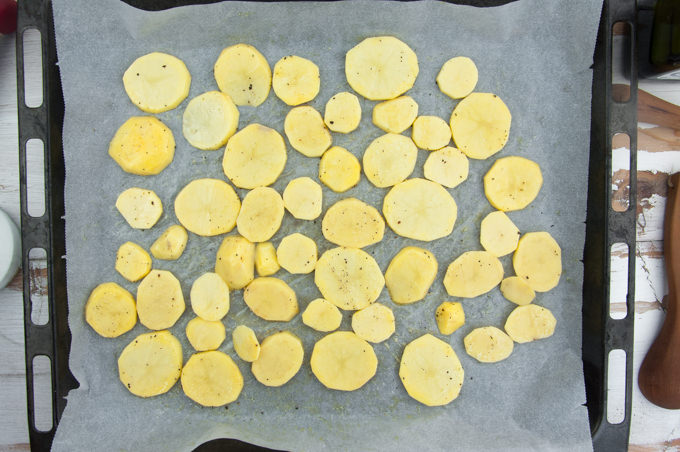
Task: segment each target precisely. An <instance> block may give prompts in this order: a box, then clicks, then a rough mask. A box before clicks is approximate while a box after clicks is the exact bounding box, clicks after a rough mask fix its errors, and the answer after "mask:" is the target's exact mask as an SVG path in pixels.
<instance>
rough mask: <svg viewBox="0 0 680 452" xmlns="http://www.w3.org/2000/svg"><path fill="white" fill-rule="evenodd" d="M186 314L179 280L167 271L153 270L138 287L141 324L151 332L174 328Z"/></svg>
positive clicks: (138, 311)
mask: <svg viewBox="0 0 680 452" xmlns="http://www.w3.org/2000/svg"><path fill="white" fill-rule="evenodd" d="M183 312H184V295H183V294H182V286H180V284H179V280H178V279H177V278H176V277H175V275H173V274H172V273H170V272H169V271H167V270H151V271H150V272H149V274H148V275H146V276H145V277H144V279H143V280H142V282H140V283H139V285H138V286H137V315H138V316H139V323H141V324H142V325H144V326H145V327H147V328H148V329H150V330H164V329H166V328H170V327H172V326H173V325H174V324H175V322H177V320H178V319H179V318H180V317H181V316H182V313H183Z"/></svg>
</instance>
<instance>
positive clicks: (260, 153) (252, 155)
mask: <svg viewBox="0 0 680 452" xmlns="http://www.w3.org/2000/svg"><path fill="white" fill-rule="evenodd" d="M287 158H288V156H287V154H286V143H285V142H284V141H283V137H282V136H281V135H280V134H279V132H277V131H276V130H274V129H270V128H269V127H265V126H263V125H261V124H250V125H248V126H246V127H245V128H244V129H242V130H239V131H238V132H236V133H235V134H234V135H233V136H232V137H231V138H229V141H228V142H227V147H226V148H225V150H224V158H223V159H222V169H223V170H224V174H225V175H226V176H227V177H228V178H229V180H230V181H231V182H232V183H233V184H234V185H236V186H237V187H239V188H248V189H251V188H257V187H266V186H267V185H271V184H273V183H274V181H276V179H277V178H278V177H279V175H280V174H281V172H282V171H283V168H284V167H285V166H286V160H287Z"/></svg>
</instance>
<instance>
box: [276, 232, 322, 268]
mask: <svg viewBox="0 0 680 452" xmlns="http://www.w3.org/2000/svg"><path fill="white" fill-rule="evenodd" d="M276 260H277V261H278V263H279V265H280V266H281V267H282V268H283V269H284V270H286V271H287V272H289V273H292V274H295V275H306V274H308V273H311V272H313V271H314V267H315V266H316V260H317V249H316V243H314V240H312V239H310V238H309V237H307V236H306V235H303V234H300V233H299V232H295V233H293V234H290V235H287V236H285V237H284V238H283V239H281V243H279V247H278V248H277V249H276Z"/></svg>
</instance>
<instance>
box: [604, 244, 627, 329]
mask: <svg viewBox="0 0 680 452" xmlns="http://www.w3.org/2000/svg"><path fill="white" fill-rule="evenodd" d="M628 252H629V251H628V244H626V243H622V242H618V243H614V244H613V245H612V246H611V248H610V253H609V259H610V260H609V317H611V318H612V319H615V320H619V319H625V318H626V316H627V315H628V306H627V305H626V300H627V298H628Z"/></svg>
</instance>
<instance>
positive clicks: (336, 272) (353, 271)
mask: <svg viewBox="0 0 680 452" xmlns="http://www.w3.org/2000/svg"><path fill="white" fill-rule="evenodd" d="M314 283H315V284H316V286H317V287H318V288H319V291H320V292H321V295H323V297H324V298H325V299H326V300H328V301H330V302H331V303H333V304H334V305H336V306H337V307H339V308H340V309H345V310H357V309H362V308H365V307H366V306H368V305H369V304H371V303H373V302H374V301H375V300H377V299H378V296H379V295H380V292H381V291H382V289H383V287H384V286H385V278H384V277H383V274H382V272H381V271H380V267H378V263H377V262H376V261H375V259H373V257H372V256H371V255H370V254H368V253H367V252H365V251H362V250H360V249H357V248H344V247H338V248H332V249H330V250H328V251H326V252H325V253H323V254H322V255H321V258H319V260H318V262H317V263H316V270H315V272H314Z"/></svg>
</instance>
